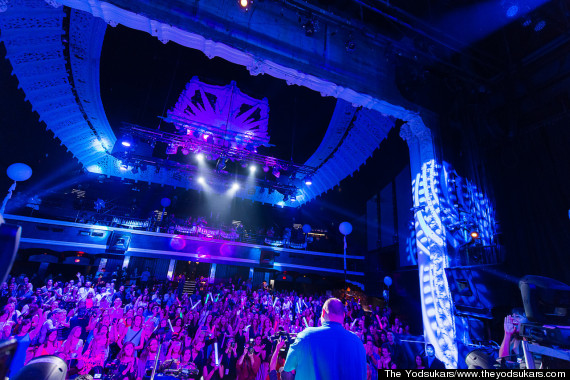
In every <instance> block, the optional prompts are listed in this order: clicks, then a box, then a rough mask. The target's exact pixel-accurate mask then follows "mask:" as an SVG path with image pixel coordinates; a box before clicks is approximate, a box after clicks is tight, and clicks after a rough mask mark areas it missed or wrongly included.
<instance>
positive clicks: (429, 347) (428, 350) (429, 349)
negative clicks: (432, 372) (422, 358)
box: [426, 343, 435, 358]
mask: <svg viewBox="0 0 570 380" xmlns="http://www.w3.org/2000/svg"><path fill="white" fill-rule="evenodd" d="M426 355H427V356H428V357H430V358H432V357H434V356H435V349H434V348H433V345H431V344H429V343H428V344H427V345H426Z"/></svg>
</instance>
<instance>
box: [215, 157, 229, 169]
mask: <svg viewBox="0 0 570 380" xmlns="http://www.w3.org/2000/svg"><path fill="white" fill-rule="evenodd" d="M227 163H228V159H227V158H223V157H220V158H218V162H217V163H216V171H217V172H218V173H219V172H221V171H222V170H224V169H225V168H226V165H227Z"/></svg>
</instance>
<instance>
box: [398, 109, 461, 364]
mask: <svg viewBox="0 0 570 380" xmlns="http://www.w3.org/2000/svg"><path fill="white" fill-rule="evenodd" d="M400 137H402V138H403V139H404V140H405V141H406V142H407V144H408V147H409V150H410V169H411V174H412V193H413V210H414V223H415V230H416V247H417V254H418V273H419V277H420V295H421V308H422V319H423V325H424V336H425V340H426V343H431V344H433V346H434V348H435V352H436V355H437V357H438V358H439V359H440V360H442V361H443V362H444V363H445V365H446V366H447V368H457V355H458V352H457V343H456V340H455V338H456V329H455V323H454V315H453V300H452V298H451V294H450V291H449V286H448V284H447V277H446V276H445V268H447V267H448V262H449V257H448V255H447V248H446V244H445V242H446V237H445V228H444V226H443V223H442V221H441V219H440V212H441V205H440V203H439V195H438V194H441V183H440V179H439V173H440V172H441V163H440V162H438V160H437V158H436V154H435V146H434V140H433V137H432V133H431V131H430V129H429V128H427V127H426V126H425V124H424V122H423V121H422V119H421V117H419V116H417V117H416V118H415V119H413V120H410V121H408V122H407V123H406V124H404V125H403V126H402V128H401V130H400Z"/></svg>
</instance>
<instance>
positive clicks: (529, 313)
mask: <svg viewBox="0 0 570 380" xmlns="http://www.w3.org/2000/svg"><path fill="white" fill-rule="evenodd" d="M519 288H520V291H521V296H522V300H523V304H524V312H525V314H526V317H527V319H528V320H529V321H530V322H535V323H541V324H553V325H564V326H570V286H568V285H566V284H565V283H563V282H560V281H557V280H554V279H552V278H548V277H541V276H525V277H523V278H522V279H521V280H520V282H519Z"/></svg>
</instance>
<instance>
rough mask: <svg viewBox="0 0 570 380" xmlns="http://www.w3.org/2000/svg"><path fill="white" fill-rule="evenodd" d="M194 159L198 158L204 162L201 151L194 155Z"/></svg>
mask: <svg viewBox="0 0 570 380" xmlns="http://www.w3.org/2000/svg"><path fill="white" fill-rule="evenodd" d="M196 159H197V160H198V162H204V155H203V154H202V153H198V154H197V155H196Z"/></svg>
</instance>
